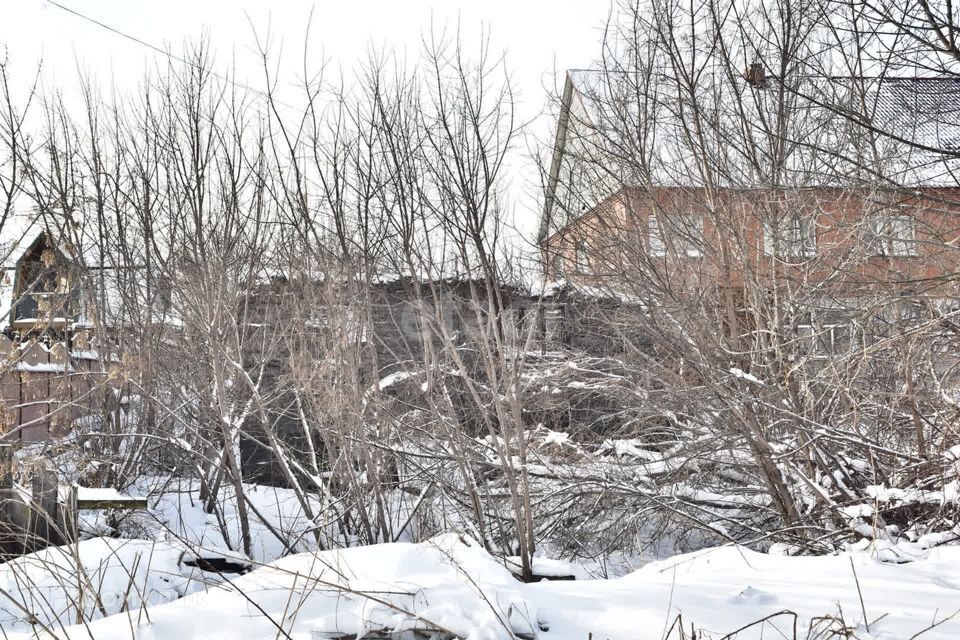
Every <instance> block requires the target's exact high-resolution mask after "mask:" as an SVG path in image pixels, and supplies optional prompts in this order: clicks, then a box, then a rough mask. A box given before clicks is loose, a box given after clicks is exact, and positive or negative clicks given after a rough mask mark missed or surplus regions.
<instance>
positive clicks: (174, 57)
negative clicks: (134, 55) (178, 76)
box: [45, 0, 304, 113]
mask: <svg viewBox="0 0 960 640" xmlns="http://www.w3.org/2000/svg"><path fill="white" fill-rule="evenodd" d="M45 1H46V2H48V3H49V4H52V5H53V6H55V7H57V8H58V9H61V10H63V11H66V12H67V13H69V14H71V15H73V16H76V17H77V18H80V19H81V20H85V21H87V22H90V23H92V24H95V25H97V26H98V27H101V28H102V29H106V30H107V31H109V32H111V33H114V34H116V35H118V36H120V37H121V38H126V39H127V40H130V41H132V42H135V43H137V44H139V45H141V46H144V47H147V48H148V49H150V50H152V51H155V52H157V53H159V54H162V55H164V56H166V57H167V58H169V59H171V60H175V61H177V62H179V63H181V64H185V65H187V66H190V67H193V68H194V69H198V70H201V71H206V72H208V73H210V74H211V75H212V76H214V77H216V78H219V79H220V80H223V81H224V82H229V83H230V84H232V85H233V86H235V87H239V88H241V89H246V90H247V91H251V92H253V93H256V94H258V95H260V96H261V97H263V98H266V99H267V100H272V101H273V102H275V103H276V104H279V105H282V106H284V107H287V108H288V109H293V110H294V111H299V112H301V113H303V112H304V110H303V109H300V108H299V107H294V106H293V105H291V104H287V103H285V102H281V101H280V100H278V99H277V98H275V97H273V96H271V95H270V94H269V93H268V92H266V91H264V90H262V89H257V88H255V87H251V86H250V85H247V84H244V83H242V82H237V81H236V80H233V79H231V78H230V77H228V76H224V75H222V74H220V73H217V72H216V71H214V70H213V69H207V68H205V67H202V66H201V65H199V64H197V63H196V62H192V61H190V60H188V59H186V58H182V57H180V56H178V55H176V54H174V53H171V52H170V51H167V50H165V49H161V48H160V47H158V46H156V45H154V44H151V43H149V42H147V41H146V40H142V39H140V38H138V37H136V36H133V35H130V34H129V33H125V32H123V31H121V30H119V29H117V28H115V27H111V26H110V25H108V24H105V23H103V22H101V21H99V20H97V19H96V18H92V17H90V16H88V15H86V14H83V13H80V12H79V11H77V10H75V9H71V8H70V7H68V6H65V5H62V4H60V3H59V2H57V1H56V0H45Z"/></svg>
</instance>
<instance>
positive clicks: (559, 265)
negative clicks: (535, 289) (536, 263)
mask: <svg viewBox="0 0 960 640" xmlns="http://www.w3.org/2000/svg"><path fill="white" fill-rule="evenodd" d="M550 270H551V271H552V272H553V273H552V276H553V278H556V279H559V278H562V277H563V256H562V255H560V254H559V253H558V254H556V255H554V256H553V259H552V260H550Z"/></svg>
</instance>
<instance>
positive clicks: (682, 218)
mask: <svg viewBox="0 0 960 640" xmlns="http://www.w3.org/2000/svg"><path fill="white" fill-rule="evenodd" d="M648 220H649V227H648V234H649V239H648V250H649V251H650V255H652V256H657V257H663V256H665V255H667V246H668V243H669V246H670V247H671V248H672V249H673V250H674V251H675V252H676V255H678V256H687V257H689V258H699V257H700V256H701V255H703V253H702V247H703V216H700V215H697V214H694V213H686V214H681V215H670V216H667V215H665V214H663V215H660V216H657V215H656V214H651V215H650V217H649V218H648ZM664 231H666V234H664Z"/></svg>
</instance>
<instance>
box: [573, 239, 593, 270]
mask: <svg viewBox="0 0 960 640" xmlns="http://www.w3.org/2000/svg"><path fill="white" fill-rule="evenodd" d="M575 250H576V267H577V273H590V253H589V251H587V243H586V242H585V241H583V240H578V241H577V244H576V247H575Z"/></svg>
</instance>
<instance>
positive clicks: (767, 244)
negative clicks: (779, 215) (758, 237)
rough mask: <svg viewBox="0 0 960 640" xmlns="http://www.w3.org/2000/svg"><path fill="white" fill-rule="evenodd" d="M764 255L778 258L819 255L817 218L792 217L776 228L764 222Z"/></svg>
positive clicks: (782, 220)
mask: <svg viewBox="0 0 960 640" xmlns="http://www.w3.org/2000/svg"><path fill="white" fill-rule="evenodd" d="M782 227H785V228H782ZM763 253H764V254H765V255H768V256H776V257H778V258H793V259H806V258H812V257H814V256H815V255H817V221H816V218H815V217H813V216H810V217H807V216H799V215H791V216H785V217H784V218H783V219H781V220H780V221H778V224H777V225H776V226H774V224H773V223H771V222H764V223H763Z"/></svg>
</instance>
